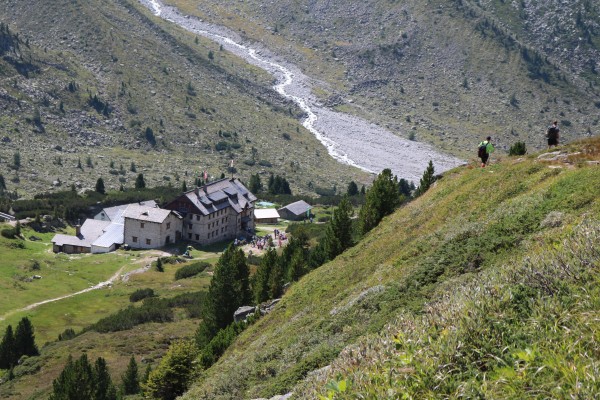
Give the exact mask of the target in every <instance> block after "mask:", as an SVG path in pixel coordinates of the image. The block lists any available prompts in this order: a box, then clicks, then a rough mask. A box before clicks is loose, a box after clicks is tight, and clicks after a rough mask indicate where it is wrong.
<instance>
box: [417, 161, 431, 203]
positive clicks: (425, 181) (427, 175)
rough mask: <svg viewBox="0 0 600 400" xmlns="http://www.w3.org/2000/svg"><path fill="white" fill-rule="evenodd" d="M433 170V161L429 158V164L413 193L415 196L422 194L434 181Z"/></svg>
mask: <svg viewBox="0 0 600 400" xmlns="http://www.w3.org/2000/svg"><path fill="white" fill-rule="evenodd" d="M434 172H435V171H434V169H433V162H432V161H431V160H429V165H428V166H427V169H425V172H424V173H423V177H422V178H421V180H420V182H419V187H418V188H417V191H416V193H415V194H416V196H420V195H422V194H423V193H425V192H426V191H427V190H428V189H429V188H430V187H431V185H433V183H434V182H435V175H434Z"/></svg>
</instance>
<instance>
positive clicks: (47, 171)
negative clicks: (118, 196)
mask: <svg viewBox="0 0 600 400" xmlns="http://www.w3.org/2000/svg"><path fill="white" fill-rule="evenodd" d="M0 21H5V22H10V23H9V24H8V25H9V27H10V31H11V34H12V35H13V36H15V37H16V35H19V38H20V39H21V41H22V42H21V45H20V50H19V51H20V52H21V53H22V55H23V57H24V58H23V59H24V60H26V61H27V62H30V64H31V65H32V68H33V69H32V71H30V72H29V73H28V74H27V75H25V74H23V73H19V71H18V68H17V67H15V66H14V65H11V64H10V63H9V62H7V58H6V56H5V57H4V59H3V60H2V61H0V63H2V68H0V90H1V91H2V98H1V99H0V117H1V119H2V121H3V123H2V127H1V131H0V136H1V137H2V144H1V145H0V160H1V162H2V164H3V165H0V168H1V169H0V173H2V174H3V175H4V176H5V177H6V179H7V181H8V183H9V188H8V189H9V190H11V191H14V190H18V191H19V192H20V193H22V194H25V192H29V194H31V192H32V191H33V190H32V189H35V191H40V190H43V189H47V188H49V186H50V185H51V184H52V182H53V181H54V182H56V184H57V185H59V184H62V185H70V184H72V183H80V184H81V186H84V187H88V188H89V187H93V185H94V183H95V181H96V179H97V178H98V177H99V176H102V177H103V178H104V180H105V182H106V183H107V187H108V188H109V189H116V188H119V186H120V185H121V184H123V185H124V186H125V187H127V186H133V180H134V179H135V176H136V175H137V174H136V173H134V172H133V171H132V172H131V173H130V172H129V171H128V170H129V166H130V164H131V163H132V162H133V163H135V164H136V165H137V166H138V167H139V168H138V169H139V170H140V171H139V172H142V171H143V172H144V173H145V175H147V179H148V178H149V179H150V180H149V184H150V185H152V186H154V185H158V184H167V183H168V182H171V183H172V184H173V185H177V186H180V185H181V181H182V180H184V179H186V180H187V183H188V184H191V183H192V181H193V180H194V179H195V177H196V176H197V174H198V170H204V169H207V170H208V171H209V174H211V175H213V176H216V177H218V176H219V175H220V174H221V173H222V172H226V170H227V166H228V163H229V161H230V160H231V159H232V158H234V159H235V160H236V163H235V165H236V169H237V170H238V171H239V175H241V176H242V177H245V178H248V177H249V175H250V174H251V173H256V172H261V171H262V172H263V173H266V174H268V173H269V172H274V173H276V174H279V175H287V176H288V180H289V181H290V182H291V183H292V185H293V186H294V187H296V188H297V189H301V188H302V189H304V190H306V187H307V186H308V183H309V182H310V181H313V182H323V185H328V184H331V185H332V186H333V184H334V183H336V182H337V184H338V186H339V185H340V184H342V183H346V182H347V181H348V178H349V177H354V178H357V179H363V180H364V179H365V177H366V175H365V174H363V173H361V172H359V171H357V170H355V169H353V168H349V167H347V166H344V165H341V164H339V163H337V162H335V161H334V160H331V159H330V158H329V157H320V154H323V153H324V152H325V151H326V149H325V148H324V147H323V146H322V145H321V144H320V143H319V142H318V141H317V140H316V139H315V138H314V137H313V136H312V135H311V134H310V133H309V132H308V131H307V130H305V129H304V128H303V127H302V126H301V125H300V123H299V119H300V116H301V111H300V110H299V109H298V108H296V107H295V106H294V105H293V104H292V103H289V102H287V101H285V100H283V99H282V98H280V97H279V96H278V95H277V94H276V93H275V92H274V91H273V90H272V89H271V87H270V86H271V79H272V78H271V77H270V76H269V75H267V74H266V73H264V72H263V71H261V70H259V69H257V68H254V67H252V66H249V65H247V64H246V63H245V62H243V61H241V60H240V59H238V58H237V57H234V56H232V55H231V54H228V53H227V52H225V51H221V49H220V48H219V46H218V45H215V44H214V43H212V42H210V41H206V40H204V39H202V38H198V37H195V36H194V35H192V34H189V33H188V32H184V31H182V30H179V29H177V28H176V27H175V26H172V25H171V24H166V23H163V22H161V21H160V20H159V19H156V18H154V17H153V16H151V15H150V13H149V12H148V10H147V9H145V8H144V7H142V6H141V5H140V4H139V3H138V2H135V1H127V0H114V1H99V0H94V1H62V0H61V1H47V0H40V1H36V2H35V4H33V5H32V4H29V3H28V4H25V3H23V2H20V1H12V0H11V1H6V2H2V4H0ZM20 56H21V55H20V54H19V55H16V56H15V57H16V59H19V57H20ZM17 152H19V153H20V155H21V167H20V168H11V162H12V158H13V155H14V154H15V153H17ZM40 154H41V155H42V157H39V155H40ZM88 157H90V158H91V164H93V167H94V168H93V169H92V168H91V167H88V166H87V164H88V163H86V159H87V158H88ZM78 161H81V163H82V164H83V167H84V168H77V164H78ZM110 161H114V162H116V167H115V166H114V165H113V166H111V165H110ZM261 161H264V162H263V163H262V165H259V163H260V162H261ZM61 164H62V165H61ZM120 165H123V166H124V169H125V171H123V172H125V173H124V174H123V173H118V172H119V167H120ZM269 165H271V167H269ZM86 167H87V168H86ZM82 169H83V170H82ZM297 171H300V172H301V173H300V174H296V172H297ZM350 179H352V178H350ZM178 180H179V182H177V181H178Z"/></svg>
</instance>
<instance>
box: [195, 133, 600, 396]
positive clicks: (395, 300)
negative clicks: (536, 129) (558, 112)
mask: <svg viewBox="0 0 600 400" xmlns="http://www.w3.org/2000/svg"><path fill="white" fill-rule="evenodd" d="M598 148H600V146H599V140H598V139H593V140H590V141H587V142H584V143H577V144H574V145H572V146H567V147H563V148H562V149H561V150H562V151H563V152H564V154H565V157H567V160H570V161H569V162H568V163H566V164H565V163H564V162H562V161H560V162H558V163H557V162H554V161H552V162H543V161H538V160H537V159H536V158H535V157H528V158H525V159H518V160H513V159H510V160H508V161H506V162H503V163H498V164H492V165H490V166H488V167H487V168H485V169H482V168H471V167H464V168H460V169H456V170H453V171H450V172H449V173H446V174H444V175H443V176H442V177H441V179H438V180H437V181H436V182H435V183H434V184H433V185H431V187H430V188H429V190H428V191H427V192H426V193H424V194H422V195H421V196H420V197H418V198H417V199H415V200H413V201H411V202H409V203H407V204H406V205H404V206H402V207H401V208H400V210H398V211H396V212H395V213H393V214H391V215H390V216H388V217H384V218H383V220H382V222H381V223H380V224H379V225H378V226H377V227H375V228H374V229H372V230H371V231H370V232H369V233H368V234H366V235H365V237H364V238H363V239H362V240H361V241H360V242H359V243H357V244H356V245H355V246H354V247H351V248H350V249H348V250H346V251H345V252H344V253H342V254H341V255H340V256H338V257H336V258H335V259H334V260H333V261H331V262H328V263H326V264H324V265H323V266H322V267H320V268H318V269H316V270H314V271H312V272H310V273H308V274H307V275H305V276H304V277H302V278H301V279H300V280H299V281H298V282H296V283H293V284H292V285H291V287H290V288H289V289H288V291H287V292H286V294H285V295H284V296H283V299H282V300H281V302H280V303H279V304H278V306H277V307H276V308H275V310H274V311H273V312H271V313H270V314H268V315H267V316H265V317H263V318H261V319H260V320H259V321H257V322H256V323H255V324H253V325H251V326H249V327H248V328H247V329H246V330H244V331H243V332H241V333H240V334H239V336H238V337H237V339H236V340H235V341H234V342H233V344H232V345H231V347H230V349H229V350H227V351H225V352H224V354H223V355H222V356H221V358H220V359H219V361H218V362H216V363H215V364H213V365H212V366H211V367H210V368H209V369H208V370H206V371H205V372H204V373H203V374H202V376H201V378H199V380H198V382H197V384H196V385H195V386H194V387H192V388H191V389H190V391H189V392H188V393H187V394H186V395H185V396H184V398H185V399H187V398H190V399H191V398H194V399H198V398H207V399H208V398H214V397H215V396H216V394H217V393H219V395H218V396H219V398H231V399H233V398H240V397H251V398H254V397H270V396H273V395H276V394H283V393H286V392H288V391H291V390H293V391H295V392H296V393H297V394H298V395H300V396H301V397H305V398H313V397H317V395H318V394H320V395H323V396H325V397H327V396H330V395H331V396H330V398H332V397H335V398H338V397H339V398H355V397H366V398H371V397H372V398H381V397H386V396H388V394H389V393H394V394H393V395H392V397H395V396H400V394H401V393H409V394H411V395H412V396H413V397H415V398H416V397H436V396H437V395H438V394H436V393H438V392H436V393H434V392H433V391H432V390H436V389H435V388H438V389H437V390H439V393H441V395H443V396H446V397H453V396H454V397H457V396H466V397H476V396H479V395H481V396H486V397H488V396H489V397H497V396H499V395H500V393H506V390H508V391H510V393H515V397H517V398H519V397H527V396H530V395H533V393H534V392H532V391H535V390H537V389H538V386H537V385H539V388H540V389H541V390H546V391H547V393H549V395H550V396H555V397H562V396H563V395H565V396H566V395H567V394H574V393H575V394H577V393H581V394H582V395H583V397H586V395H589V394H590V393H592V392H593V390H594V389H595V387H594V383H593V380H591V379H589V376H588V377H583V375H581V374H585V372H584V371H589V370H593V369H594V368H595V364H594V363H593V362H592V360H593V358H594V356H593V355H592V354H593V352H594V351H596V350H594V349H595V347H596V346H594V345H593V344H592V343H591V340H592V338H593V334H592V332H594V330H595V329H596V328H597V327H596V325H597V324H596V322H594V321H595V319H594V318H593V310H594V309H595V308H597V305H596V304H595V303H594V301H593V299H594V298H596V297H597V296H596V295H595V294H594V293H595V292H594V290H595V289H593V287H592V286H591V285H593V282H595V280H596V278H594V276H595V275H594V273H595V272H594V271H595V270H594V269H593V268H592V267H591V265H594V263H596V262H597V260H596V259H597V254H595V252H594V251H593V250H585V249H593V248H594V247H593V246H591V245H590V244H589V243H591V242H590V241H593V240H595V239H594V238H595V237H596V236H597V235H598V233H597V231H598V229H597V228H594V227H593V226H595V225H594V224H596V223H595V222H594V223H592V225H587V224H585V223H584V220H585V221H598V220H600V203H598V199H599V198H600V192H599V190H600V189H599V188H600V181H599V180H598V179H600V177H599V175H598V174H597V167H596V166H595V162H596V161H595V160H598V159H600V153H599V152H598ZM568 154H572V156H569V155H568ZM581 154H585V159H584V160H582V161H576V160H575V159H576V157H579V156H580V155H581ZM570 157H573V158H570ZM588 161H591V162H588ZM549 167H551V168H549ZM367 197H368V196H367ZM582 224H583V225H582ZM569 243H572V245H569ZM586 243H587V244H586ZM549 248H552V249H554V250H552V251H548V249H549ZM576 260H577V261H576ZM590 263H591V264H590ZM586 269H587V270H589V271H586ZM552 271H554V272H552ZM584 271H585V272H584ZM575 298H576V299H580V298H581V299H582V300H581V301H582V303H581V304H579V300H577V301H574V300H573V299H575ZM548 312H549V313H550V314H551V316H552V317H549V316H548V315H545V313H546V314H547V313H548ZM398 316H401V317H400V319H398ZM583 316H586V317H585V320H586V321H587V322H586V323H585V324H583V323H581V322H582V321H583V319H582V318H584V317H583ZM591 316H592V317H591ZM589 317H591V318H589ZM548 318H549V319H548ZM396 320H397V321H398V322H396V323H390V321H396ZM563 320H564V323H565V325H564V326H565V327H566V328H568V329H564V330H563V329H559V330H556V329H553V328H552V327H553V326H557V324H559V322H558V321H563ZM580 321H581V322H580ZM561 324H562V323H561ZM573 330H576V331H577V332H579V333H577V334H575V335H571V334H570V332H572V331H573ZM580 339H581V340H583V342H580ZM546 341H547V342H546ZM588 342H589V344H583V343H588ZM559 343H560V344H559ZM555 347H556V349H554V350H552V349H553V348H555ZM584 348H585V349H590V352H588V353H585V352H582V351H581V350H582V349H584ZM567 359H568V360H572V365H573V368H572V371H569V372H567V371H563V372H561V367H559V366H560V365H564V363H565V362H566V361H565V360H567ZM332 363H333V364H332ZM330 364H332V370H331V372H330V373H321V374H315V375H311V376H312V377H311V378H310V379H308V380H307V381H306V382H305V383H303V384H301V385H300V386H297V387H296V386H295V385H296V384H297V383H298V382H302V381H303V380H304V379H306V378H307V376H308V375H309V373H310V372H312V371H314V370H318V369H319V368H321V367H324V366H327V365H330ZM586 365H587V367H586ZM534 371H537V372H535V373H534ZM390 374H391V375H390ZM592 375H593V374H592ZM234 376H235V377H236V378H235V379H234ZM390 376H391V377H392V378H391V379H390ZM590 376H591V375H590ZM578 379H580V380H581V382H582V385H581V387H579V386H577V385H574V384H573V382H577V381H578ZM550 384H552V387H554V388H555V389H552V388H551V387H550V386H549V385H550ZM558 387H560V388H561V389H556V388H558ZM503 390H504V392H503ZM556 390H562V391H559V392H557V391H556ZM328 391H329V392H330V393H329V394H328ZM561 393H562V394H561Z"/></svg>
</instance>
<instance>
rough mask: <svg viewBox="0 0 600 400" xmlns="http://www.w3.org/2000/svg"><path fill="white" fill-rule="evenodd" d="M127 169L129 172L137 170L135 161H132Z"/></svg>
mask: <svg viewBox="0 0 600 400" xmlns="http://www.w3.org/2000/svg"><path fill="white" fill-rule="evenodd" d="M129 170H130V171H131V172H137V168H136V167H135V163H134V162H133V161H132V162H131V166H130V167H129Z"/></svg>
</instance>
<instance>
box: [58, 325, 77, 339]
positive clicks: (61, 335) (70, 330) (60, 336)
mask: <svg viewBox="0 0 600 400" xmlns="http://www.w3.org/2000/svg"><path fill="white" fill-rule="evenodd" d="M75 336H77V334H76V333H75V331H74V330H73V328H67V329H65V330H64V331H63V333H59V334H58V340H59V341H61V342H62V341H63V340H71V339H73V338H74V337H75Z"/></svg>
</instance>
